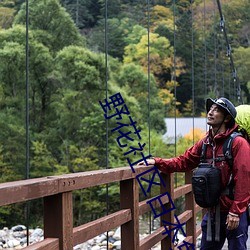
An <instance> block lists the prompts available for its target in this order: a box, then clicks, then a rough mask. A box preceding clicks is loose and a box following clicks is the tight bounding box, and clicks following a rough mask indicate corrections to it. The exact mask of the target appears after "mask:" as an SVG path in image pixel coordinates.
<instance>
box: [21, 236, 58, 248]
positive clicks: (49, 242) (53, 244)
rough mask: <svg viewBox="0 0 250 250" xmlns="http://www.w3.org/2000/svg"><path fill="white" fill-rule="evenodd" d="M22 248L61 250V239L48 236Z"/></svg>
mask: <svg viewBox="0 0 250 250" xmlns="http://www.w3.org/2000/svg"><path fill="white" fill-rule="evenodd" d="M22 249H23V250H59V239H54V238H47V239H44V240H43V241H40V242H37V243H34V244H32V245H29V246H27V247H24V248H22Z"/></svg>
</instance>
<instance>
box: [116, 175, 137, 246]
mask: <svg viewBox="0 0 250 250" xmlns="http://www.w3.org/2000/svg"><path fill="white" fill-rule="evenodd" d="M120 204H121V209H126V208H129V209H131V216H132V220H131V221H129V222H127V223H125V224H123V225H122V226H121V249H129V250H139V188H138V183H137V180H136V179H130V180H124V181H121V182H120Z"/></svg>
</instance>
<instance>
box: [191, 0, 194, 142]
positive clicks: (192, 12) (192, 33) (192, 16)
mask: <svg viewBox="0 0 250 250" xmlns="http://www.w3.org/2000/svg"><path fill="white" fill-rule="evenodd" d="M193 25H194V11H193V0H192V1H191V26H192V27H191V30H192V32H191V36H192V76H191V79H192V115H193V144H194V141H195V138H194V136H195V133H194V117H195V107H194V101H195V100H194V97H195V96H194V27H193Z"/></svg>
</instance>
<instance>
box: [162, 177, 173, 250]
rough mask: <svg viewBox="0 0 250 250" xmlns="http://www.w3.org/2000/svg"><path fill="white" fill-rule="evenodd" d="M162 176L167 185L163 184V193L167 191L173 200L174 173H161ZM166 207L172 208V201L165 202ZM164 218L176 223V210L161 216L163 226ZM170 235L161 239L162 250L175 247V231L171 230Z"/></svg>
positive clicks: (166, 208)
mask: <svg viewBox="0 0 250 250" xmlns="http://www.w3.org/2000/svg"><path fill="white" fill-rule="evenodd" d="M161 177H162V179H163V181H164V183H165V185H166V187H164V186H163V185H161V194H165V193H166V192H168V194H169V196H170V198H171V199H172V201H174V199H173V197H174V177H173V174H169V175H165V174H163V173H161ZM164 209H165V210H169V209H172V204H171V202H168V203H167V204H165V205H164ZM161 211H163V210H161ZM163 220H164V221H167V222H169V223H174V210H171V211H169V212H167V213H164V214H163V215H162V216H161V226H164V222H163ZM171 227H172V226H171ZM171 227H170V229H171ZM170 235H171V237H170V238H169V237H165V238H164V239H163V240H162V241H161V250H169V249H170V248H172V249H173V248H174V244H173V243H172V240H171V239H172V238H173V236H174V232H173V231H171V232H170Z"/></svg>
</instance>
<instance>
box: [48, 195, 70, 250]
mask: <svg viewBox="0 0 250 250" xmlns="http://www.w3.org/2000/svg"><path fill="white" fill-rule="evenodd" d="M44 238H59V246H60V250H72V249H73V211H72V192H65V193H60V194H56V195H52V196H47V197H45V198H44Z"/></svg>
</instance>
